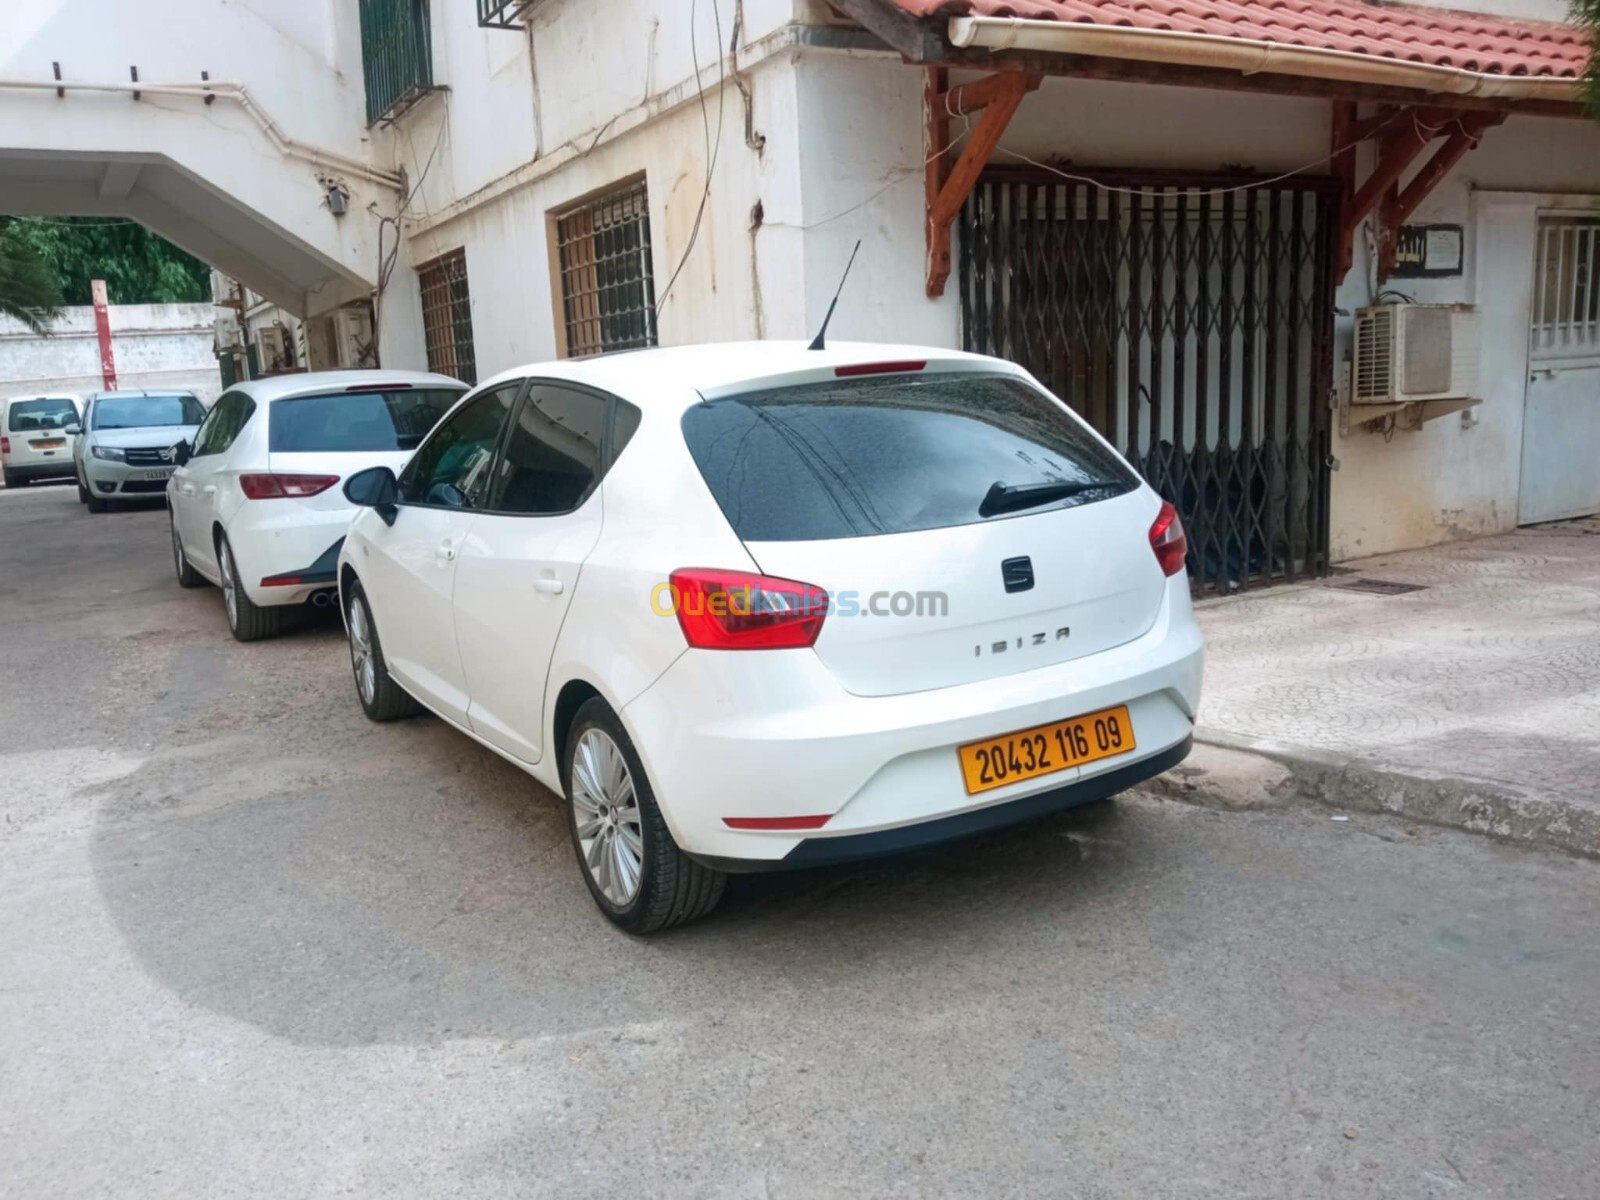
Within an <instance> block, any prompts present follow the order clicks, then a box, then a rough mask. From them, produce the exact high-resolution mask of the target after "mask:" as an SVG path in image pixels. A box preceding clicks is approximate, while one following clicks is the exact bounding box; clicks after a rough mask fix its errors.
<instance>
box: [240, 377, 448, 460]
mask: <svg viewBox="0 0 1600 1200" xmlns="http://www.w3.org/2000/svg"><path fill="white" fill-rule="evenodd" d="M459 399H461V393H460V392H459V391H457V390H455V389H453V388H396V389H394V390H393V391H387V392H335V393H334V394H332V395H329V396H297V397H296V398H295V399H293V400H279V401H277V402H276V403H275V404H273V406H272V409H271V418H270V424H269V430H270V439H271V440H270V442H269V449H270V450H271V451H272V452H273V453H274V454H296V453H304V452H307V451H310V452H317V451H323V452H370V451H380V450H415V449H416V448H417V446H418V444H419V443H421V441H422V439H423V438H424V437H426V436H427V434H428V431H429V430H430V429H432V428H433V427H434V426H435V425H437V424H438V423H439V418H440V417H442V416H444V414H445V413H447V412H449V411H450V407H451V406H452V405H453V404H455V402H456V401H457V400H459Z"/></svg>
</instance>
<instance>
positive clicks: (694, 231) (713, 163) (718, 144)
mask: <svg viewBox="0 0 1600 1200" xmlns="http://www.w3.org/2000/svg"><path fill="white" fill-rule="evenodd" d="M698 5H699V0H690V3H689V53H690V56H691V57H692V58H693V60H694V78H695V83H696V85H697V86H698V87H699V90H700V122H701V124H702V125H703V126H704V127H705V135H706V186H705V191H704V192H702V193H701V196H700V208H699V211H698V212H696V213H695V215H694V225H693V226H691V227H690V229H689V241H688V244H687V245H685V246H684V248H683V256H682V257H681V258H679V259H678V265H677V266H676V267H674V268H673V271H672V275H671V277H670V278H668V280H667V286H666V287H665V288H664V289H662V292H661V295H660V296H658V297H657V298H656V307H655V311H654V312H653V313H652V314H651V318H652V320H655V319H658V318H659V317H660V316H661V307H662V305H664V304H666V302H667V297H668V296H670V295H671V294H672V285H673V284H675V283H677V282H678V276H679V275H681V274H683V268H684V267H685V266H686V265H687V264H688V262H689V255H690V254H691V253H692V252H693V251H694V246H695V242H696V241H698V240H699V238H700V225H701V222H703V221H704V220H705V215H706V205H707V204H709V203H710V202H711V181H712V179H713V178H714V177H715V175H716V171H717V157H718V156H719V155H720V154H721V152H722V123H723V116H724V114H725V112H726V109H727V104H728V87H727V82H728V81H727V70H726V61H727V60H726V58H725V57H724V55H723V52H722V10H721V9H720V8H719V7H718V0H711V11H712V13H713V15H714V16H715V18H716V24H717V137H716V141H715V142H713V141H712V139H711V115H710V112H709V110H708V108H707V106H706V88H705V84H704V83H703V82H702V81H701V79H700V46H699V42H698V40H697V39H696V37H695V17H696V9H697V7H698Z"/></svg>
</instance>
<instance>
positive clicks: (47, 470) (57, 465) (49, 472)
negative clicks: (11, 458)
mask: <svg viewBox="0 0 1600 1200" xmlns="http://www.w3.org/2000/svg"><path fill="white" fill-rule="evenodd" d="M5 473H6V474H7V475H10V476H13V477H15V478H17V479H72V478H74V477H76V476H77V474H78V471H77V468H76V467H74V466H73V465H72V459H71V458H63V459H59V460H57V459H51V460H50V461H48V462H25V463H16V462H8V463H6V464H5Z"/></svg>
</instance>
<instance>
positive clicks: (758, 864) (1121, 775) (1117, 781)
mask: <svg viewBox="0 0 1600 1200" xmlns="http://www.w3.org/2000/svg"><path fill="white" fill-rule="evenodd" d="M1193 746H1194V738H1192V737H1187V738H1184V739H1183V741H1181V742H1179V743H1178V744H1177V745H1176V746H1172V747H1169V748H1168V749H1166V750H1163V751H1161V752H1160V753H1159V754H1152V755H1151V756H1150V757H1149V758H1141V759H1139V760H1138V761H1137V762H1131V763H1129V764H1128V765H1127V766H1124V767H1117V768H1116V769H1115V770H1112V771H1107V772H1105V773H1104V774H1101V775H1094V776H1091V777H1090V778H1088V779H1079V780H1076V781H1074V782H1072V783H1068V784H1065V785H1063V786H1062V787H1058V788H1051V789H1050V790H1049V791H1047V792H1039V793H1036V794H1035V795H1032V796H1024V797H1022V799H1020V800H1012V801H1011V802H1010V803H1007V804H995V805H992V806H990V807H989V808H980V809H976V810H974V811H972V812H964V813H957V814H956V815H955V816H953V817H939V818H937V819H935V820H932V821H922V822H919V823H918V824H915V825H902V826H900V827H899V828H898V829H880V830H878V831H877V832H876V833H855V834H845V835H843V836H841V837H809V838H806V839H805V840H804V841H803V842H801V843H800V844H799V845H798V846H796V847H795V848H794V849H793V850H791V851H789V853H788V854H786V855H785V856H784V857H783V858H770V859H759V858H756V859H751V858H721V857H718V856H716V855H709V854H691V855H690V857H691V858H693V859H694V860H695V861H696V862H700V863H704V864H705V865H706V866H708V867H713V868H715V869H716V870H719V871H729V872H732V873H735V874H752V873H756V872H761V871H787V870H789V869H791V868H794V867H820V866H824V865H827V864H830V863H845V862H855V861H857V860H859V859H864V858H877V857H879V856H881V855H885V854H900V853H903V852H905V851H907V850H920V849H923V848H924V847H926V846H936V845H938V844H939V843H941V842H949V841H954V840H956V839H957V838H964V837H970V836H972V835H973V834H975V833H985V832H987V831H989V830H991V829H1004V828H1005V827H1006V826H1008V825H1019V824H1021V823H1022V822H1024V821H1034V820H1037V819H1039V818H1040V817H1047V816H1049V815H1051V814H1052V813H1058V812H1065V811H1067V810H1068V809H1071V808H1079V807H1082V806H1083V805H1085V804H1093V803H1094V802H1095V801H1096V800H1104V799H1105V798H1106V797H1108V796H1114V795H1116V794H1117V793H1118V792H1125V791H1127V790H1128V789H1129V788H1131V787H1133V786H1134V785H1135V784H1139V783H1143V782H1144V781H1145V780H1146V779H1150V778H1152V777H1154V776H1156V775H1159V774H1161V772H1163V771H1170V770H1171V769H1172V768H1173V767H1175V766H1177V765H1178V764H1179V763H1181V762H1182V761H1183V760H1184V759H1186V758H1188V757H1189V751H1190V750H1191V749H1192V748H1193Z"/></svg>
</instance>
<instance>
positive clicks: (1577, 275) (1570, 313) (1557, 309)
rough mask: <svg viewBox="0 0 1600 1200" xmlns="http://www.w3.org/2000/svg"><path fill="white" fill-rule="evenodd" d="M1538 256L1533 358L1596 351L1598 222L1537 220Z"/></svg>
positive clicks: (1599, 339) (1599, 326) (1599, 331)
mask: <svg viewBox="0 0 1600 1200" xmlns="http://www.w3.org/2000/svg"><path fill="white" fill-rule="evenodd" d="M1538 252H1539V258H1538V263H1537V270H1538V281H1537V282H1536V284H1535V285H1534V289H1533V353H1534V356H1535V357H1539V358H1543V357H1557V358H1558V357H1560V356H1561V355H1563V354H1593V353H1594V352H1595V351H1596V350H1600V219H1596V218H1594V217H1564V216H1541V217H1540V218H1539V247H1538Z"/></svg>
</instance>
